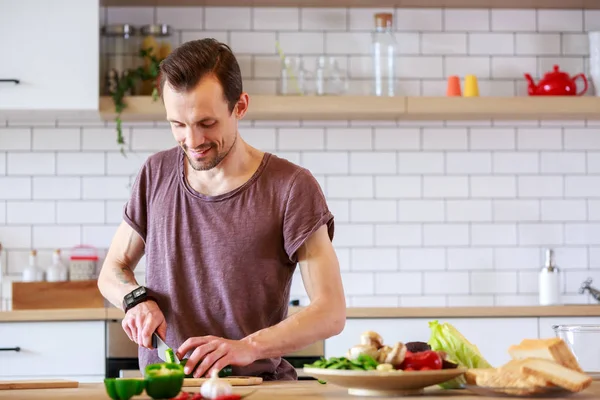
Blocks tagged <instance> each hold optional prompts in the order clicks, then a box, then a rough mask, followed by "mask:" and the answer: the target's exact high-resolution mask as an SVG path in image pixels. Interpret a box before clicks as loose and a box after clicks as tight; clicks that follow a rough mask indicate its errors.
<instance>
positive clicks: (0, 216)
mask: <svg viewBox="0 0 600 400" xmlns="http://www.w3.org/2000/svg"><path fill="white" fill-rule="evenodd" d="M4 224H6V201H0V225H4ZM2 254H3V253H0V263H2V258H1V257H2Z"/></svg>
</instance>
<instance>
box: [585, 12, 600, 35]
mask: <svg viewBox="0 0 600 400" xmlns="http://www.w3.org/2000/svg"><path fill="white" fill-rule="evenodd" d="M584 25H585V30H586V31H600V10H584Z"/></svg>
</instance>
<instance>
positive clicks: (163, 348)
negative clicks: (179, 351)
mask: <svg viewBox="0 0 600 400" xmlns="http://www.w3.org/2000/svg"><path fill="white" fill-rule="evenodd" d="M152 347H154V348H155V349H156V351H157V353H158V358H160V359H161V360H163V361H165V362H166V361H167V355H166V354H167V350H169V349H170V347H169V346H167V344H166V343H165V342H164V341H163V340H162V339H161V338H160V336H158V334H157V333H156V332H154V333H153V334H152ZM173 355H174V356H175V360H177V362H178V363H179V362H180V361H181V360H179V358H177V355H176V354H175V351H173Z"/></svg>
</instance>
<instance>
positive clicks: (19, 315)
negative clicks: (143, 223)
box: [0, 304, 600, 322]
mask: <svg viewBox="0 0 600 400" xmlns="http://www.w3.org/2000/svg"><path fill="white" fill-rule="evenodd" d="M300 310H302V307H290V314H293V313H296V312H298V311H300ZM346 315H347V317H348V318H354V319H357V318H488V317H489V318H502V317H505V318H519V317H598V316H600V304H590V305H587V304H573V305H564V306H523V307H519V306H511V307H421V308H410V307H364V308H358V307H357V308H348V309H347V312H346ZM121 318H123V311H121V310H120V309H118V308H114V307H111V308H79V309H58V310H17V311H4V312H0V322H15V321H25V322H27V321H32V322H33V321H97V320H112V319H121Z"/></svg>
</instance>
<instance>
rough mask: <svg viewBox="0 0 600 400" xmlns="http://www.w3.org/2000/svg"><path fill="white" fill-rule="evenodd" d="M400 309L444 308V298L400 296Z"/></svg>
mask: <svg viewBox="0 0 600 400" xmlns="http://www.w3.org/2000/svg"><path fill="white" fill-rule="evenodd" d="M400 305H401V306H402V307H416V308H419V307H446V306H447V304H446V296H400Z"/></svg>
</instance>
